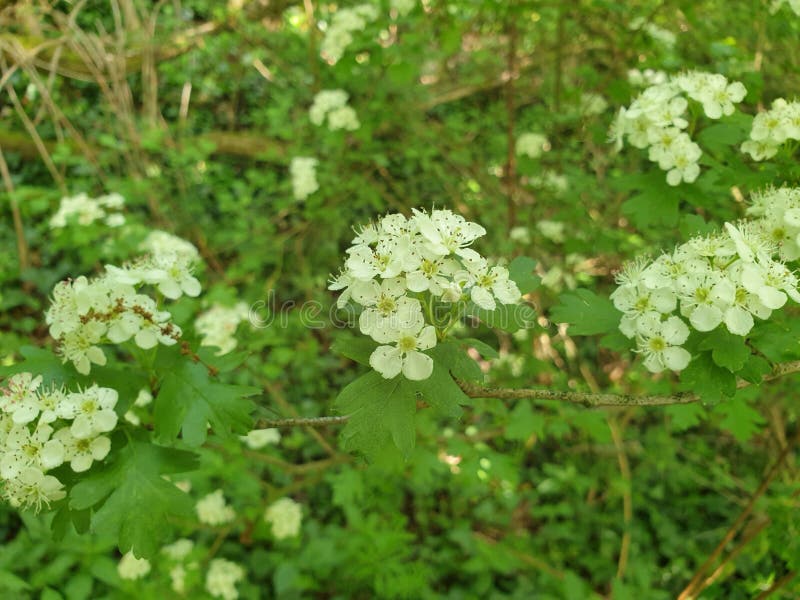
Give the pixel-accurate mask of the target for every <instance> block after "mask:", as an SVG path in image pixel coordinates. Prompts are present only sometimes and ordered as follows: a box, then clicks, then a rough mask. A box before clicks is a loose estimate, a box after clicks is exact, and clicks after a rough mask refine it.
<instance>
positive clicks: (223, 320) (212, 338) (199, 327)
mask: <svg viewBox="0 0 800 600" xmlns="http://www.w3.org/2000/svg"><path fill="white" fill-rule="evenodd" d="M248 314H249V313H248V307H247V304H245V303H244V302H238V303H237V304H236V305H234V306H223V305H221V304H214V305H213V306H212V307H211V308H209V309H208V310H207V311H205V312H203V313H201V314H200V315H198V317H197V319H196V320H195V322H194V328H195V330H196V331H197V333H199V334H200V336H201V337H202V341H201V342H200V343H201V345H203V346H216V347H217V348H219V351H218V352H217V356H221V355H223V354H227V353H228V352H230V351H232V350H233V349H234V348H236V343H237V342H236V329H237V328H238V327H239V323H241V322H242V321H244V320H246V319H247V316H248Z"/></svg>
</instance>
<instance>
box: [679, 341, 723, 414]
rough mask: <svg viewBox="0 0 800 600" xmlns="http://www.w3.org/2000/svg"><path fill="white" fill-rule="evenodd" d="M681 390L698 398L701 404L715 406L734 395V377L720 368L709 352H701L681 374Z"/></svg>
mask: <svg viewBox="0 0 800 600" xmlns="http://www.w3.org/2000/svg"><path fill="white" fill-rule="evenodd" d="M681 384H682V388H683V389H684V390H686V391H690V392H693V393H695V394H697V395H698V396H700V398H701V399H702V400H703V402H706V403H710V404H716V403H717V402H719V401H720V400H722V399H723V398H730V397H732V396H733V395H734V394H735V393H736V376H735V375H734V374H733V373H731V372H730V371H729V370H728V369H726V368H724V367H720V366H719V365H717V364H716V363H714V360H713V359H712V358H711V353H710V352H702V353H701V354H699V355H698V356H697V357H695V358H693V359H692V362H690V363H689V366H688V367H686V368H685V369H684V370H683V371H682V372H681Z"/></svg>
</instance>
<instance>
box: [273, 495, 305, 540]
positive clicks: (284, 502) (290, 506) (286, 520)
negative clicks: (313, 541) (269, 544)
mask: <svg viewBox="0 0 800 600" xmlns="http://www.w3.org/2000/svg"><path fill="white" fill-rule="evenodd" d="M264 520H265V521H266V522H267V523H269V524H270V525H271V526H272V535H273V536H275V539H278V540H282V539H285V538H290V537H295V536H296V535H298V534H299V533H300V524H301V523H302V521H303V509H302V506H301V505H300V504H299V503H297V502H295V501H294V500H292V499H291V498H281V499H280V500H276V501H275V502H273V503H272V504H270V505H269V506H268V507H267V509H266V510H265V511H264Z"/></svg>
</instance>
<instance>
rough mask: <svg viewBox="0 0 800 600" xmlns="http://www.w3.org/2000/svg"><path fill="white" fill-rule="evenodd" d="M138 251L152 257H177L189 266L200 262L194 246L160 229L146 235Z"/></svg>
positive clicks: (198, 253)
mask: <svg viewBox="0 0 800 600" xmlns="http://www.w3.org/2000/svg"><path fill="white" fill-rule="evenodd" d="M139 250H141V251H142V252H144V253H146V254H150V255H152V256H162V257H177V258H178V260H180V261H183V262H186V263H188V264H191V265H194V264H197V263H199V262H200V252H198V251H197V248H196V247H195V245H194V244H192V243H191V242H187V241H186V240H184V239H183V238H179V237H178V236H175V235H172V234H171V233H167V232H166V231H161V230H160V229H154V230H153V231H151V232H150V233H148V234H147V237H146V238H144V240H143V241H142V243H141V244H139Z"/></svg>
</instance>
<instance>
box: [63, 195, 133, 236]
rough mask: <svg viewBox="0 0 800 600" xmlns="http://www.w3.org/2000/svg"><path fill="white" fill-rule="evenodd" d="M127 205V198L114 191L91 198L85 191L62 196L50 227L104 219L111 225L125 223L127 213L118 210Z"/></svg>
mask: <svg viewBox="0 0 800 600" xmlns="http://www.w3.org/2000/svg"><path fill="white" fill-rule="evenodd" d="M124 205H125V198H123V197H122V196H120V195H119V194H116V193H112V194H107V195H105V196H100V197H99V198H90V197H89V196H87V195H86V194H84V193H81V194H78V195H77V196H69V197H64V198H61V203H60V204H59V207H58V211H57V212H56V214H54V215H53V216H52V217H51V218H50V228H51V229H60V228H63V227H66V226H67V224H68V223H77V224H78V225H91V224H92V223H94V222H95V221H100V220H102V221H103V222H105V224H106V225H108V226H109V227H119V226H120V225H123V224H124V223H125V215H123V214H122V213H120V212H117V211H119V210H121V209H122V208H123V206H124Z"/></svg>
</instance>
